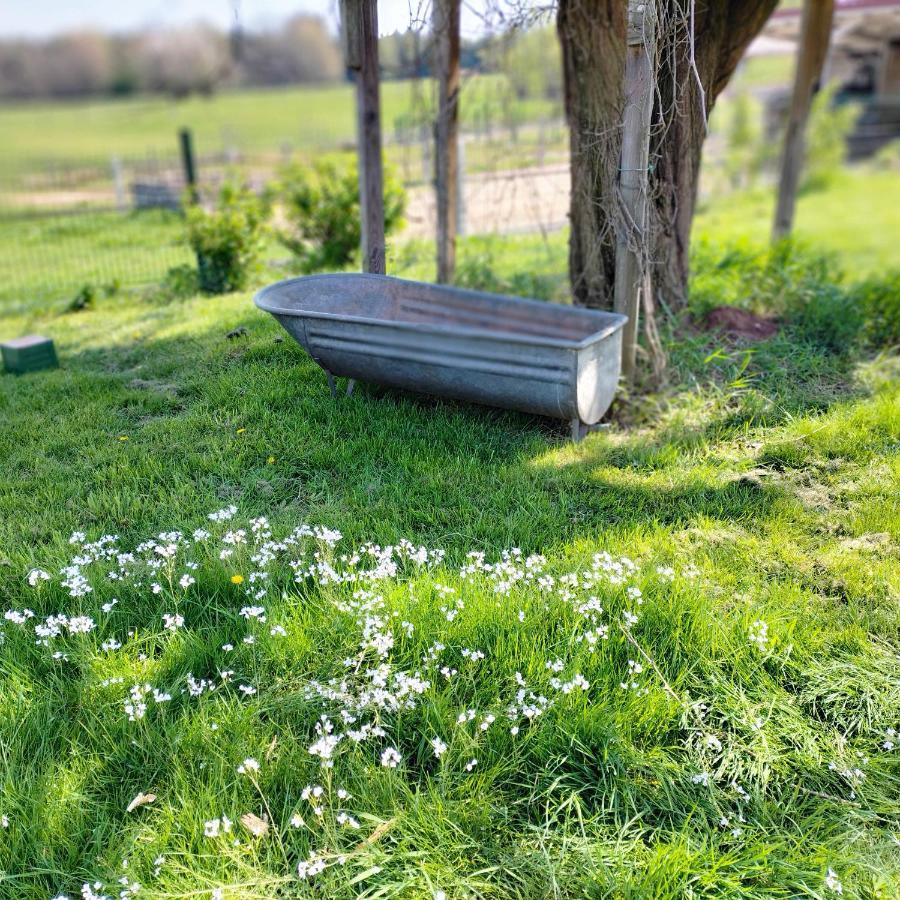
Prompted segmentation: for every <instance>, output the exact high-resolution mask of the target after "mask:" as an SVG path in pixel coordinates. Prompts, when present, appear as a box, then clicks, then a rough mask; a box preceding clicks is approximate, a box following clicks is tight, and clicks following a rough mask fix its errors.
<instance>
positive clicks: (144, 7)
mask: <svg viewBox="0 0 900 900" xmlns="http://www.w3.org/2000/svg"><path fill="white" fill-rule="evenodd" d="M235 4H237V5H238V7H239V10H240V19H241V23H242V25H244V27H246V28H248V29H256V28H264V27H267V26H274V25H277V24H278V23H279V22H281V21H283V20H284V19H286V18H287V17H288V16H290V15H293V14H294V13H298V12H304V13H314V14H316V15H320V16H322V17H323V18H325V19H326V20H327V21H328V22H329V23H330V25H331V27H332V28H333V29H336V27H337V26H336V23H337V10H338V0H83V2H72V0H0V36H2V37H4V38H7V37H20V36H24V37H46V36H48V35H51V34H57V33H58V32H60V31H71V30H73V29H78V28H84V27H89V28H97V29H100V30H102V31H130V30H134V29H137V28H141V27H142V26H145V25H176V24H181V23H185V22H197V21H203V22H209V23H211V24H215V25H218V26H219V27H221V28H229V27H230V26H231V23H232V22H233V21H234V6H235ZM426 4H427V0H378V30H379V31H380V32H381V33H382V34H390V33H391V32H393V31H403V30H405V29H406V28H407V27H408V25H409V23H410V20H411V17H412V15H413V14H415V13H416V12H417V11H420V10H422V9H428V8H429V7H428V6H426ZM482 4H483V0H470V2H469V3H468V4H464V8H463V22H462V31H463V33H464V34H467V35H470V34H473V33H477V32H478V31H479V27H478V24H479V23H478V17H477V15H476V14H475V13H474V12H473V8H478V7H479V6H481V5H482ZM411 7H412V12H411ZM420 14H421V12H420Z"/></svg>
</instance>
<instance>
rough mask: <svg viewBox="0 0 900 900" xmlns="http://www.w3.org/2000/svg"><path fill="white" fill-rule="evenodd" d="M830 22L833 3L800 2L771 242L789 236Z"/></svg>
mask: <svg viewBox="0 0 900 900" xmlns="http://www.w3.org/2000/svg"><path fill="white" fill-rule="evenodd" d="M833 18H834V0H804V3H803V19H802V22H801V25H800V44H799V46H798V48H797V70H796V72H795V73H794V93H793V96H792V97H791V109H790V114H789V118H788V125H787V132H786V133H785V137H784V153H783V155H782V158H781V177H780V178H779V181H778V203H777V205H776V207H775V222H774V225H773V226H772V240H773V241H778V240H781V239H782V238H784V237H786V236H787V235H789V234H790V233H791V227H792V225H793V223H794V205H795V202H796V199H797V187H798V185H799V183H800V171H801V169H802V168H803V147H804V132H805V130H806V120H807V119H808V118H809V109H810V106H811V105H812V98H813V94H814V93H815V92H816V90H817V88H818V84H819V79H820V78H821V76H822V67H823V66H824V65H825V57H826V56H827V55H828V43H829V40H830V37H831V22H832V19H833Z"/></svg>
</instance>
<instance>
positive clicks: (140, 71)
mask: <svg viewBox="0 0 900 900" xmlns="http://www.w3.org/2000/svg"><path fill="white" fill-rule="evenodd" d="M343 74H344V67H343V62H342V60H341V53H340V48H339V46H338V43H337V41H336V40H335V38H334V36H333V35H331V34H330V33H329V31H328V29H327V28H326V26H325V23H324V22H323V21H322V20H321V19H318V18H316V17H313V16H305V15H299V16H294V17H293V18H291V19H289V20H288V21H287V22H285V23H284V25H282V26H281V27H280V28H278V29H277V30H271V31H257V32H233V33H231V34H228V33H226V32H223V31H220V30H218V29H216V28H213V27H211V26H208V25H201V24H198V25H187V26H181V27H173V28H154V29H147V30H144V31H141V32H136V33H131V34H103V33H101V32H98V31H77V32H70V33H67V34H63V35H60V36H58V37H53V38H49V39H46V40H24V39H20V40H2V41H0V97H2V98H5V99H34V98H42V97H47V98H53V97H55V98H67V97H87V96H102V95H107V96H116V95H128V94H137V93H163V94H169V95H171V96H174V97H185V96H187V95H189V94H211V93H213V92H214V91H215V90H217V89H218V88H220V87H225V86H242V85H278V84H293V83H297V82H323V81H336V80H338V79H340V78H341V77H342V76H343Z"/></svg>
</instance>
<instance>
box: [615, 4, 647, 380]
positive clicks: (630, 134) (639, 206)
mask: <svg viewBox="0 0 900 900" xmlns="http://www.w3.org/2000/svg"><path fill="white" fill-rule="evenodd" d="M656 21H657V19H656V0H629V2H628V42H627V47H626V52H625V111H624V116H623V132H622V157H621V163H620V168H619V193H620V201H621V202H620V204H619V213H618V217H617V219H618V221H617V222H616V283H615V297H614V302H613V306H614V309H615V311H616V312H618V313H622V314H623V315H626V316H628V323H627V324H626V325H625V327H624V329H623V330H622V374H623V375H624V376H625V378H626V380H628V381H631V380H632V378H633V377H634V366H635V358H636V353H637V339H638V326H639V321H640V309H641V298H642V292H643V291H648V290H650V277H649V271H648V260H649V252H650V250H649V242H650V234H649V209H648V203H649V200H648V190H649V188H648V186H649V172H648V168H649V165H650V117H651V113H652V111H653V95H654V86H655V83H656Z"/></svg>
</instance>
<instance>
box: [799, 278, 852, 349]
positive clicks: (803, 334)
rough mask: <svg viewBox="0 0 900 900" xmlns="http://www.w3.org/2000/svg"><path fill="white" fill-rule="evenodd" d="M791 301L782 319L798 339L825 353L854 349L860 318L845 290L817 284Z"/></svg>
mask: <svg viewBox="0 0 900 900" xmlns="http://www.w3.org/2000/svg"><path fill="white" fill-rule="evenodd" d="M791 300H792V302H791V305H790V306H789V307H788V309H787V311H786V315H785V318H786V320H787V322H788V324H789V325H790V326H791V327H792V328H793V329H794V331H795V332H796V333H797V335H798V336H799V337H800V338H802V339H803V340H804V341H806V342H807V343H809V344H815V345H816V346H818V347H821V348H822V349H823V350H826V351H828V352H829V353H835V354H844V353H848V352H850V351H851V350H852V349H853V348H854V346H855V345H856V342H857V339H858V338H859V334H860V330H861V329H862V326H863V315H862V311H861V309H860V308H859V306H858V305H857V304H855V303H854V302H853V300H852V298H851V296H850V295H849V293H848V292H847V291H846V290H845V289H843V288H842V287H840V286H839V285H837V284H829V283H828V282H819V283H817V284H815V285H812V286H810V287H809V289H808V290H807V291H805V292H798V293H797V294H796V295H794V296H793V297H792V298H791Z"/></svg>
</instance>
